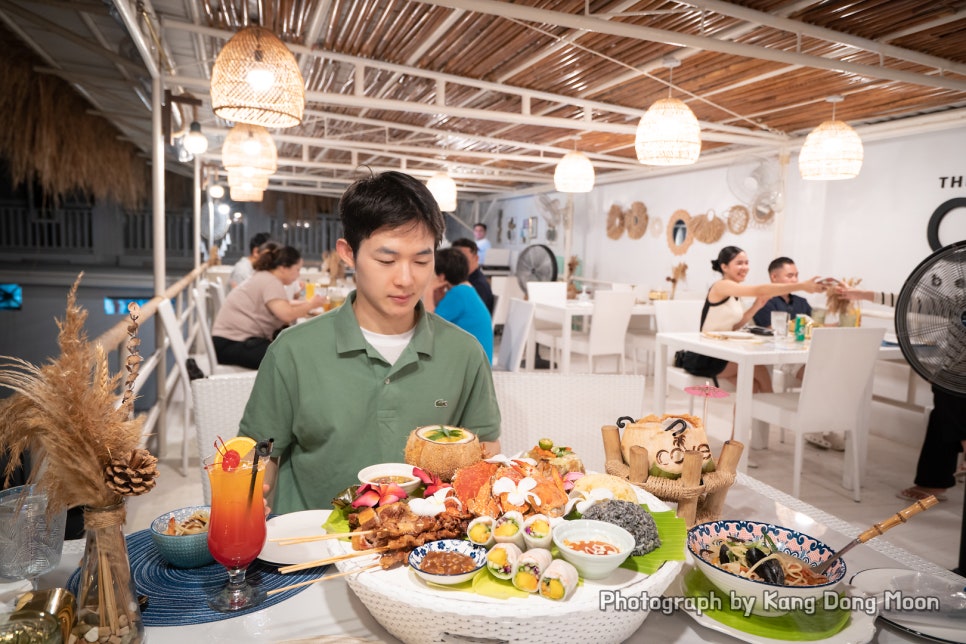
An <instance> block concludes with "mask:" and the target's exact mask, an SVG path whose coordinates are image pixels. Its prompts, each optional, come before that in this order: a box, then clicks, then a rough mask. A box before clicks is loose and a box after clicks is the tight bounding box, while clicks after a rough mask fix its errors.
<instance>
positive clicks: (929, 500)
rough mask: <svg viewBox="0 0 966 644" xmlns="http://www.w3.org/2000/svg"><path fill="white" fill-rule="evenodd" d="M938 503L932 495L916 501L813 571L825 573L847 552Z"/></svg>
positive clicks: (878, 524)
mask: <svg viewBox="0 0 966 644" xmlns="http://www.w3.org/2000/svg"><path fill="white" fill-rule="evenodd" d="M937 503H939V499H937V498H936V497H935V496H933V495H932V494H930V495H929V496H927V497H926V498H924V499H921V500H919V501H916V502H915V503H913V504H912V505H910V506H909V507H908V508H906V509H905V510H900V511H899V512H896V513H895V514H893V515H892V516H891V517H889V518H888V519H886V520H885V521H883V522H882V523H876V524H875V525H874V526H872V527H871V528H869V529H868V530H866V531H865V532H863V533H862V534H860V535H859V536H857V537H856V538H855V539H853V540H852V541H850V542H849V543H847V544H846V545H845V547H844V548H842V549H840V550H839V551H838V552H836V553H835V554H834V555H832V556H831V557H829V558H828V559H826V560H825V561H823V562H822V563H820V564H818V565H816V566H813V567H812V570H813V571H814V572H817V573H823V572H825V571H826V570H827V569H828V567H829V566H831V565H832V564H833V563H834V562H835V561H836V560H837V559H838V558H839V557H841V556H842V555H844V554H845V553H846V552H848V551H849V550H851V549H852V548H854V547H855V546H857V545H859V544H860V543H865V542H866V541H868V540H869V539H872V538H874V537H878V536H879V535H881V534H882V533H884V532H885V531H886V530H890V529H892V528H894V527H896V526H897V525H899V524H900V523H905V522H906V521H908V520H909V518H910V517H911V516H913V515H915V514H919V513H920V512H922V511H923V510H928V509H929V508H931V507H932V506H934V505H936V504H937Z"/></svg>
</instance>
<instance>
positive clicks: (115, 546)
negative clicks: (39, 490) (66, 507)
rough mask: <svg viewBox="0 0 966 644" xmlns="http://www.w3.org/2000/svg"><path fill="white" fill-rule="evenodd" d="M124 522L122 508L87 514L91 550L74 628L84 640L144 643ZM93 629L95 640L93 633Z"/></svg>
mask: <svg viewBox="0 0 966 644" xmlns="http://www.w3.org/2000/svg"><path fill="white" fill-rule="evenodd" d="M124 518H125V509H124V503H123V502H121V503H118V504H117V505H112V506H108V507H100V508H94V507H85V508H84V530H85V531H86V533H87V546H86V548H85V549H84V558H83V560H82V561H81V574H80V582H79V583H78V586H77V625H76V626H75V627H74V634H75V635H77V637H78V639H79V640H84V639H86V640H87V641H88V642H114V643H120V644H131V643H139V642H143V641H144V622H143V621H142V620H141V610H140V608H139V607H138V601H137V593H136V592H135V589H134V580H133V578H132V577H131V564H130V562H129V561H128V556H127V542H126V541H125V540H124V533H123V532H122V531H121V526H123V525H124ZM94 629H97V630H96V637H94V636H92V635H91V634H90V633H89V631H93V630H94Z"/></svg>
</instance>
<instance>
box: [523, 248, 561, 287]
mask: <svg viewBox="0 0 966 644" xmlns="http://www.w3.org/2000/svg"><path fill="white" fill-rule="evenodd" d="M516 276H517V282H519V283H520V288H522V289H523V292H524V293H526V292H527V282H555V281H557V256H556V255H554V254H553V251H552V250H551V249H550V247H549V246H544V245H543V244H534V245H533V246H527V247H526V248H524V249H523V250H522V251H520V257H518V258H517V270H516Z"/></svg>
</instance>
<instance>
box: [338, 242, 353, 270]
mask: <svg viewBox="0 0 966 644" xmlns="http://www.w3.org/2000/svg"><path fill="white" fill-rule="evenodd" d="M335 252H337V253H338V254H339V259H341V260H342V261H343V262H345V263H346V265H347V266H348V267H349V268H351V269H353V270H355V267H356V257H355V255H354V254H353V252H352V247H351V246H349V242H347V241H346V240H345V239H342V238H340V239H339V240H338V241H336V242H335Z"/></svg>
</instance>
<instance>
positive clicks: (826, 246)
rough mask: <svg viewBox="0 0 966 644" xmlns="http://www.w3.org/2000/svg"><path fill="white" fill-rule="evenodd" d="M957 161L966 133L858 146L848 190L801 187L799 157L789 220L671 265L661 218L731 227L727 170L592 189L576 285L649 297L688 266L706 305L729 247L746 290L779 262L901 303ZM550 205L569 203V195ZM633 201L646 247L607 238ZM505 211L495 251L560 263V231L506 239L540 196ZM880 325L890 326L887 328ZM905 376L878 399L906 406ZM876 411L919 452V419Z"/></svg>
mask: <svg viewBox="0 0 966 644" xmlns="http://www.w3.org/2000/svg"><path fill="white" fill-rule="evenodd" d="M963 150H966V128H958V129H955V130H948V131H945V132H937V133H931V134H921V135H917V136H915V137H905V138H901V139H893V140H891V141H879V142H870V143H867V144H866V145H865V162H864V164H863V167H862V171H861V173H860V175H859V176H858V177H857V178H855V179H851V180H847V181H803V180H802V179H801V178H800V177H799V174H798V159H797V156H793V157H792V159H791V161H790V163H789V164H788V168H787V175H786V189H785V208H784V212H782V213H779V214H778V215H777V216H776V218H775V221H774V222H773V223H771V224H770V225H768V226H767V227H756V226H755V225H753V224H750V225H749V226H748V228H747V230H746V231H745V232H744V233H742V234H741V235H734V234H732V233H730V232H728V231H727V230H726V232H725V234H724V236H723V237H722V238H721V239H720V240H719V241H718V242H716V243H715V244H712V245H706V244H702V243H701V242H698V241H697V240H695V241H694V243H693V244H692V245H691V247H690V248H689V249H688V251H687V252H686V254H684V255H680V256H679V255H674V254H672V253H671V251H670V250H669V248H668V245H667V234H666V227H667V223H668V219H669V218H670V217H671V215H672V213H673V212H674V211H676V210H678V209H684V210H686V211H688V213H689V214H691V216H692V217H693V216H695V215H699V214H703V213H707V211H708V210H709V209H714V210H715V211H716V212H717V213H718V214H719V215H722V216H726V215H727V212H728V209H729V208H730V207H731V206H733V205H735V204H737V203H739V202H738V200H737V199H736V198H735V196H734V195H733V194H732V193H731V191H730V190H729V189H728V183H727V172H728V170H727V168H716V169H707V170H694V171H690V172H682V173H680V174H675V175H671V176H663V177H659V178H653V179H642V180H638V181H633V182H627V183H622V184H615V185H603V186H599V187H597V188H595V189H594V190H593V191H592V192H590V193H589V194H586V195H574V208H575V213H576V217H575V223H574V241H573V251H572V252H573V254H576V255H577V256H578V257H579V258H580V259H581V262H582V264H583V266H582V273H583V275H586V276H588V277H594V278H597V279H602V280H609V281H615V282H629V283H633V284H643V285H645V286H647V287H648V288H654V289H667V288H669V285H668V284H667V283H666V281H665V278H666V277H667V276H669V275H670V273H671V268H672V266H674V265H676V264H677V263H679V262H681V261H684V262H686V263H687V264H688V267H689V268H688V274H687V276H688V280H687V284H686V285H683V286H681V285H679V287H678V288H679V290H681V289H685V290H688V291H693V292H695V293H694V294H695V295H696V296H703V294H704V293H705V292H706V291H707V288H708V287H709V286H710V284H711V283H712V282H713V281H714V279H715V276H716V275H717V274H716V273H714V272H712V270H711V264H710V260H711V259H713V258H715V257H716V256H717V254H718V251H719V250H720V249H721V248H722V247H724V246H727V245H735V246H739V247H741V248H743V249H744V250H745V251H747V253H748V256H749V258H750V260H751V273H750V275H749V278H748V279H749V281H750V282H751V283H756V282H766V281H768V275H767V271H766V268H767V266H768V263H769V262H770V261H771V260H772V259H773V258H774V257H777V256H779V255H788V256H790V257H792V258H793V259H795V261H796V263H797V265H798V268H799V271H800V273H801V274H802V275H803V276H805V277H809V276H812V275H822V276H831V277H837V278H861V279H862V286H863V287H864V288H868V289H871V290H876V291H892V292H898V291H899V290H900V289H901V288H902V285H903V283H904V281H905V279H906V276H908V275H909V273H911V272H912V270H913V269H914V268H915V267H916V266H917V265H918V264H919V262H921V261H922V260H923V259H925V258H926V257H927V256H928V255H929V254H930V253H931V252H932V251H931V250H930V248H929V244H928V241H927V239H926V228H927V225H928V223H929V220H930V218H931V217H932V214H933V212H934V211H935V210H936V209H937V208H938V207H939V206H940V205H941V204H943V203H944V202H946V201H948V200H950V199H953V198H957V197H966V186H964V180H966V155H964V154H963ZM941 177H958V178H959V179H958V185H951V184H953V183H954V182H952V181H950V179H947V180H946V185H945V187H943V186H942V184H941V181H940V178H941ZM550 196H551V197H552V198H554V199H557V200H558V201H559V202H560V203H561V204H564V203H566V196H565V195H560V194H552V195H550ZM634 201H641V202H643V203H644V204H645V205H646V206H647V211H648V215H649V216H650V217H657V218H659V219H660V220H661V222H662V224H663V226H662V229H661V231H660V234H659V235H657V236H653V235H652V234H651V232H650V231H649V232H648V233H647V234H645V236H644V237H642V238H641V239H637V240H632V239H629V238H628V237H627V236H626V234H625V235H624V236H622V237H621V238H619V239H617V240H612V239H610V238H609V237H607V234H606V223H607V212H608V211H609V210H610V207H611V205H612V204H614V203H617V204H620V205H621V206H622V207H624V208H629V207H630V204H631V203H632V202H634ZM502 209H503V225H504V231H503V238H502V239H500V240H499V241H497V240H496V237H495V234H494V235H491V241H493V242H494V245H499V246H503V247H508V248H511V249H513V250H514V251H515V252H514V257H513V261H514V262H515V258H516V253H517V252H519V250H522V249H523V248H524V247H526V246H527V245H528V244H529V243H544V244H548V245H549V246H551V247H552V248H553V249H554V251H555V252H556V253H557V254H558V255H563V252H564V250H563V249H564V246H563V233H562V230H560V231H558V240H557V241H556V242H553V243H549V242H547V241H546V239H545V231H546V224H545V222H544V221H543V220H542V218H541V220H540V227H539V234H538V236H537V239H536V240H535V241H530V242H528V243H527V244H524V243H521V242H520V239H519V230H520V229H519V227H518V228H517V229H516V231H515V232H516V235H515V236H514V241H513V242H508V241H507V240H506V226H507V223H508V222H509V220H510V219H511V218H513V219H514V220H515V222H516V223H517V226H522V224H523V221H524V220H525V219H526V218H527V217H531V216H539V213H540V211H541V209H542V207H541V205H540V201H539V199H538V198H537V197H526V198H518V199H510V200H507V201H505V202H504V203H503V204H502ZM964 215H966V209H962V208H961V209H957V210H955V211H953V212H952V213H951V214H950V215H948V216H947V217H946V219H945V220H944V223H943V225H942V226H941V228H940V241H941V242H942V243H943V244H949V243H952V242H954V241H959V240H962V239H966V216H964ZM490 223H491V226H490V230H491V231H493V230H495V222H494V221H491V222H490ZM809 299H810V300H811V301H812V303H813V305H819V306H821V305H823V304H824V301H825V296H824V295H821V294H817V295H811V296H809ZM865 306H866V307H869V308H872V309H875V308H876V307H875V306H872V305H869V304H866V305H865ZM882 313H884V314H889V313H891V312H889V311H885V310H883V311H882ZM870 322H871V321H870ZM875 322H876V323H880V322H881V323H885V324H888V325H891V321H890V320H888V319H886V320H881V321H880V320H876V321H875ZM907 374H908V367H901V368H900V367H898V366H897V365H888V364H884V365H880V367H879V368H877V374H876V388H875V391H876V393H879V394H886V395H896V396H901V395H902V394H903V392H904V391H905V387H906V384H907V383H906V378H907ZM914 378H915V380H917V381H918V382H919V385H918V391H917V395H916V399H917V400H916V402H917V403H918V404H920V405H923V404H925V405H929V404H931V399H932V398H931V395H930V393H929V389H928V387H927V386H926V384H925V383H924V382H922V381H919V379H918V377H914ZM873 407H874V409H873V422H872V431H873V433H876V434H878V435H883V436H888V437H890V438H893V439H895V440H898V441H900V442H903V443H906V444H908V445H910V446H912V447H918V446H919V445H920V443H921V440H922V435H923V432H924V430H925V416H924V415H922V414H921V413H916V412H912V411H906V410H902V409H897V408H895V407H892V406H885V405H882V404H879V403H877V404H876V405H874V406H873Z"/></svg>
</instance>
